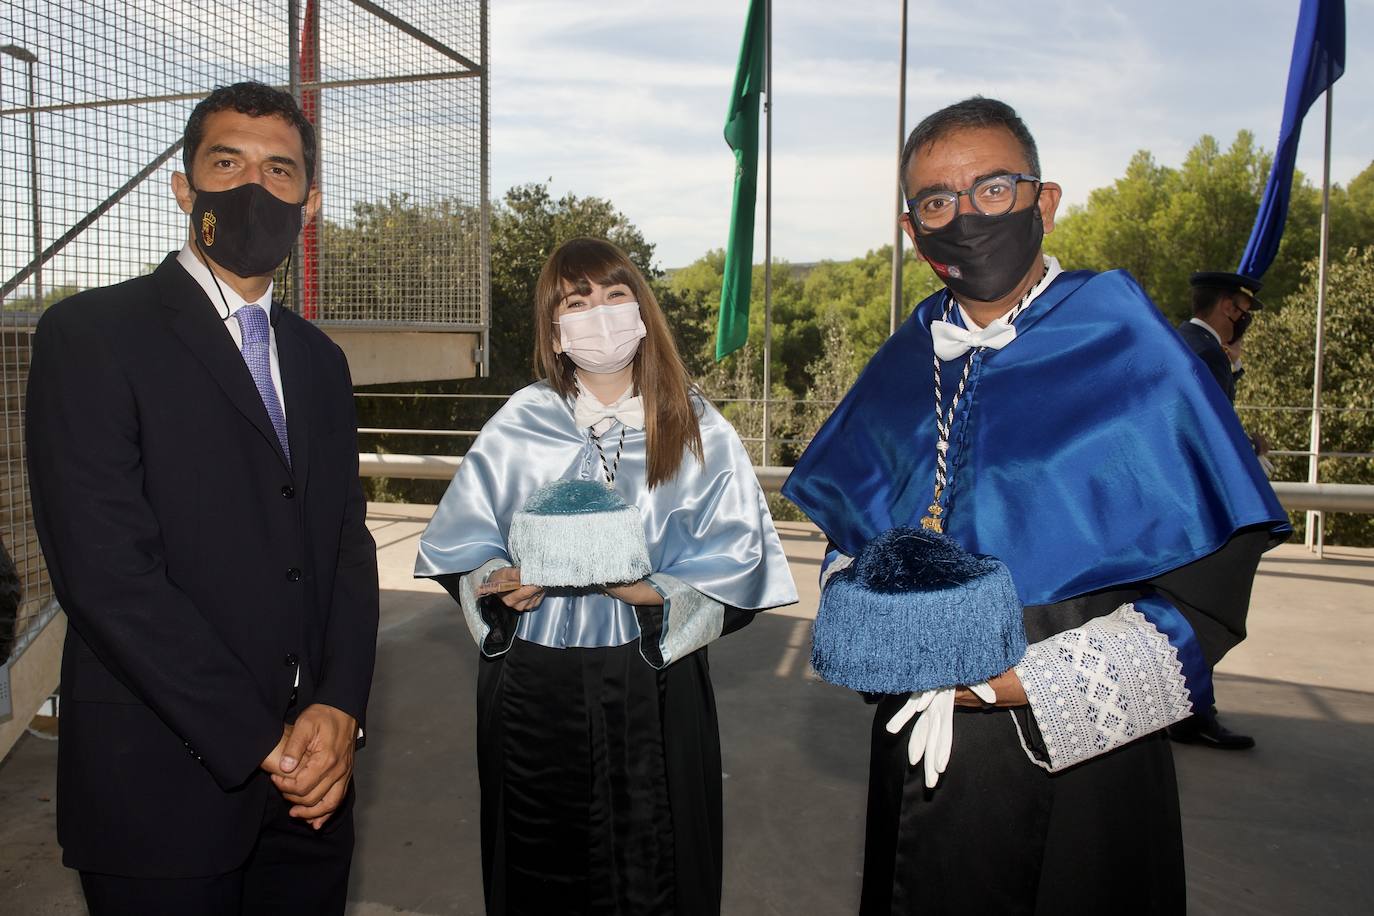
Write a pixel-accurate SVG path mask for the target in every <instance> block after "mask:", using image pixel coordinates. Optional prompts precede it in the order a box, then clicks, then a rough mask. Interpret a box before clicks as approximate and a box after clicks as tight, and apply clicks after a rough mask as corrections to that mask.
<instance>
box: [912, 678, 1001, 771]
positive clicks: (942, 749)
mask: <svg viewBox="0 0 1374 916" xmlns="http://www.w3.org/2000/svg"><path fill="white" fill-rule="evenodd" d="M969 690H972V691H973V692H974V694H975V695H977V697H978V699H980V700H982V701H983V702H984V703H988V704H992V703H996V702H997V692H996V691H994V690H993V689H992V688H991V687H989V686H988V684H987V682H986V681H984V682H982V683H980V684H971V685H969ZM917 713H920V714H921V718H920V719H918V720H917V722H916V725H915V726H913V727H912V729H911V738H910V739H909V740H908V742H907V760H909V761H910V762H911V765H912V766H915V765H916V764H918V763H920V762H921V761H922V760H923V759H924V760H925V769H926V788H927V789H933V788H935V784H936V783H937V782H939V781H940V774H941V773H943V772H944V771H945V767H947V766H948V765H949V755H950V751H951V750H952V749H953V747H954V688H953V687H937V688H934V689H932V690H922V691H919V692H917V693H913V694H911V695H910V696H908V697H907V699H906V702H905V703H904V704H902V708H901V709H899V710H897V714H896V715H895V716H893V717H892V718H891V719H888V720H887V732H888V734H890V735H895V734H897V733H898V732H899V731H901V730H902V729H903V728H905V727H906V724H907V723H908V722H910V721H911V717H912V716H914V715H916V714H917Z"/></svg>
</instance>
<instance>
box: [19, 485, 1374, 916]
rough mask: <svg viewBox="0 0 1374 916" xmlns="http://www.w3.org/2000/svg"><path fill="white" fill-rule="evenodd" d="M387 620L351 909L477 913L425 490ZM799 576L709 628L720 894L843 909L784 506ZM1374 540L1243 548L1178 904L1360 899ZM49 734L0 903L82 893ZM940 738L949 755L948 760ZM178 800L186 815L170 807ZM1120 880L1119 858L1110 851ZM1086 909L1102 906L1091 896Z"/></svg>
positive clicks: (1326, 904) (854, 715) (455, 698)
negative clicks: (1234, 635)
mask: <svg viewBox="0 0 1374 916" xmlns="http://www.w3.org/2000/svg"><path fill="white" fill-rule="evenodd" d="M369 508H370V516H369V526H370V527H371V528H372V531H373V534H374V535H375V536H376V538H377V545H378V561H379V564H380V567H381V571H382V587H383V597H382V628H381V636H380V642H379V646H378V666H377V678H376V682H375V686H374V688H373V699H372V704H371V708H370V710H369V716H368V718H369V721H368V732H369V734H368V746H367V748H366V749H365V750H364V751H363V752H362V753H361V754H360V755H359V758H358V767H357V780H358V786H359V793H360V804H359V808H358V836H359V840H358V849H357V855H356V858H355V860H354V874H353V886H352V893H351V899H352V900H353V904H352V906H351V907H350V914H351V916H380V914H432V916H439V914H450V913H461V914H468V913H472V914H477V913H481V912H482V903H481V901H482V891H481V877H480V861H479V846H478V826H477V825H478V820H477V805H478V795H477V775H476V757H475V754H474V751H473V746H472V736H473V731H474V716H475V710H474V700H473V686H474V680H475V673H474V669H475V662H476V659H475V653H474V651H473V647H472V643H471V639H470V637H469V636H468V634H467V631H466V629H465V627H464V626H463V623H462V620H461V618H460V616H459V615H458V614H457V612H456V609H455V608H454V606H453V603H452V601H451V600H450V599H449V598H448V596H447V595H446V594H444V593H443V592H442V590H440V589H439V588H438V587H437V586H435V585H433V584H432V583H429V582H423V581H421V582H417V581H415V580H413V579H412V578H411V576H410V571H411V565H412V562H413V560H414V556H415V544H416V540H417V538H418V536H419V533H420V531H422V530H423V528H424V524H425V521H426V520H427V518H428V516H429V514H430V512H432V511H433V507H430V506H400V505H392V504H373V505H372V506H370V507H369ZM780 527H781V530H782V535H783V542H784V546H785V547H786V549H787V553H788V557H789V558H790V560H791V562H792V569H793V573H794V574H795V576H796V579H797V583H798V586H799V587H800V589H801V593H802V601H801V604H800V605H799V606H797V607H795V608H791V609H788V610H785V611H782V612H775V613H769V614H765V615H761V616H760V617H759V618H758V619H757V620H755V622H754V623H753V624H751V625H750V626H749V627H748V628H746V629H745V630H743V631H741V632H739V633H737V634H734V635H732V636H730V637H729V638H727V639H725V640H722V641H721V642H720V643H718V644H716V645H714V646H712V648H711V650H710V651H711V666H712V677H713V680H714V682H715V687H716V696H717V701H718V704H719V714H720V723H721V738H722V744H723V748H724V755H725V771H726V772H725V806H726V823H725V844H726V875H725V911H726V913H728V914H732V916H754V914H788V916H796V914H818V916H832V914H845V913H853V912H854V911H855V909H856V905H857V900H858V887H859V866H860V858H861V854H862V832H863V799H864V781H865V768H866V766H867V748H868V728H869V717H870V709H869V707H866V706H864V705H863V703H862V702H861V701H860V700H859V699H858V698H857V697H856V696H854V695H853V694H851V693H849V692H847V691H845V690H841V689H839V688H835V687H831V686H829V685H826V684H822V683H820V682H818V681H816V680H815V679H814V678H813V677H812V676H810V675H809V673H808V669H807V660H808V653H809V651H810V632H809V631H810V619H811V616H812V615H814V613H815V605H816V587H815V579H816V574H817V571H818V569H819V564H820V556H821V551H822V548H823V540H822V539H821V538H820V536H819V534H818V533H817V532H816V531H815V529H814V528H812V527H811V526H809V525H801V524H791V523H783V524H782V525H781V526H780ZM1372 645H1374V550H1354V549H1345V548H1337V549H1333V550H1328V551H1327V554H1326V558H1325V559H1324V560H1318V559H1316V557H1315V556H1314V555H1312V554H1309V553H1307V552H1306V551H1305V550H1304V549H1303V548H1302V547H1301V546H1300V545H1285V546H1283V547H1280V548H1279V549H1278V550H1276V551H1274V552H1272V553H1270V554H1269V555H1268V556H1267V557H1266V559H1265V560H1264V562H1263V564H1262V565H1261V567H1260V575H1259V578H1258V579H1257V580H1256V585H1255V595H1254V601H1253V603H1252V606H1251V614H1250V638H1249V639H1248V640H1247V641H1246V642H1245V643H1244V644H1242V645H1241V646H1240V647H1239V648H1238V649H1236V650H1235V651H1234V652H1233V653H1232V654H1231V655H1230V656H1228V657H1227V659H1226V660H1225V661H1224V662H1223V663H1222V665H1221V668H1220V669H1219V671H1218V675H1217V699H1218V704H1219V706H1220V708H1221V712H1222V719H1223V721H1224V722H1225V723H1226V724H1227V725H1228V726H1229V727H1230V728H1232V729H1233V730H1236V731H1241V732H1245V733H1248V734H1251V735H1254V736H1255V738H1256V740H1257V741H1258V743H1259V744H1258V747H1257V748H1256V749H1255V750H1252V751H1242V752H1233V753H1226V752H1218V751H1212V750H1206V749H1201V748H1195V747H1179V746H1175V756H1176V758H1177V762H1178V770H1179V781H1180V787H1181V792H1182V796H1183V814H1184V833H1185V842H1186V846H1187V851H1188V879H1189V895H1190V912H1192V913H1195V914H1196V913H1203V914H1228V916H1230V914H1309V913H1323V914H1338V913H1351V914H1354V913H1359V914H1364V913H1368V912H1371V911H1374V868H1371V867H1370V863H1371V862H1374V816H1372V813H1374V806H1372V805H1371V796H1374V776H1371V775H1370V774H1371V773H1374V703H1371V700H1372V699H1374V696H1371V694H1374V677H1371V674H1370V671H1371V668H1374V651H1372V650H1371V646H1372ZM55 753H56V746H55V744H54V743H53V742H51V741H43V740H40V739H38V738H34V737H26V738H24V739H23V740H22V741H21V742H20V744H19V745H18V746H17V747H16V749H15V750H14V752H13V753H12V754H11V755H10V757H9V758H8V759H7V760H6V761H5V762H4V763H3V764H0V811H3V812H4V816H3V817H0V913H5V914H9V913H14V914H26V916H27V914H31V913H32V914H47V913H63V914H65V913H79V912H82V908H81V906H80V902H79V892H78V889H77V882H76V879H75V876H74V875H73V874H71V873H69V872H67V871H66V870H64V869H63V868H62V867H61V865H60V852H59V850H58V849H57V845H56V838H55V833H54V829H53V807H54V806H53V802H52V798H53V784H54V761H55ZM958 754H959V751H958V737H957V735H956V737H955V748H954V757H953V760H952V761H951V764H950V765H951V766H958ZM188 816H193V814H190V813H188ZM1121 874H1122V880H1123V882H1124V886H1127V887H1128V886H1129V882H1130V863H1129V862H1122V863H1121ZM1103 907H1104V908H1103V912H1110V909H1111V907H1110V904H1109V903H1108V902H1105V901H1104V903H1103Z"/></svg>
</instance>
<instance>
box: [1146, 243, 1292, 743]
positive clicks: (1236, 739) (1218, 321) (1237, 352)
mask: <svg viewBox="0 0 1374 916" xmlns="http://www.w3.org/2000/svg"><path fill="white" fill-rule="evenodd" d="M1188 282H1189V283H1190V284H1191V285H1192V287H1193V317H1192V318H1190V319H1188V320H1187V321H1185V322H1183V323H1182V324H1180V325H1179V326H1178V333H1179V334H1180V336H1182V337H1183V340H1184V342H1186V343H1187V344H1188V347H1189V349H1191V350H1192V351H1193V352H1194V353H1195V354H1197V357H1198V359H1200V360H1202V362H1203V364H1205V365H1206V366H1207V368H1208V370H1210V371H1211V373H1212V376H1213V377H1214V378H1215V379H1216V380H1217V384H1218V385H1220V386H1221V390H1222V391H1223V392H1224V393H1225V394H1226V400H1228V401H1230V402H1231V403H1232V404H1234V403H1235V401H1236V382H1237V381H1239V380H1240V377H1241V376H1242V375H1244V374H1245V370H1244V368H1242V366H1241V338H1242V337H1244V336H1245V331H1246V329H1247V328H1249V327H1250V322H1251V321H1253V320H1254V313H1255V312H1258V311H1259V310H1260V309H1262V308H1264V303H1263V302H1260V300H1259V299H1258V298H1256V293H1258V292H1259V290H1260V286H1261V283H1260V281H1259V280H1256V279H1254V278H1253V277H1247V276H1245V275H1244V274H1233V273H1226V272H1225V271H1217V270H1203V271H1198V272H1197V273H1195V274H1193V275H1192V277H1190V278H1189V281H1188ZM1250 441H1251V442H1252V443H1253V444H1254V446H1255V452H1256V453H1257V454H1258V455H1259V458H1260V462H1261V464H1262V465H1264V467H1265V470H1266V471H1268V470H1269V469H1270V467H1271V466H1270V465H1269V463H1268V460H1267V459H1266V458H1265V457H1264V454H1265V452H1267V451H1268V450H1269V449H1268V447H1267V446H1266V445H1265V443H1264V441H1263V439H1261V438H1259V437H1257V436H1254V435H1252V436H1251V437H1250ZM1169 737H1170V738H1173V739H1174V740H1175V741H1178V742H1180V743H1183V744H1199V745H1202V746H1203V747H1212V748H1216V749H1218V750H1223V751H1242V750H1246V749H1248V748H1252V747H1254V746H1255V739H1254V738H1252V737H1250V736H1249V735H1238V734H1236V733H1235V732H1233V731H1231V730H1230V729H1228V728H1226V727H1225V726H1224V725H1222V724H1221V722H1219V721H1218V720H1217V712H1216V708H1215V707H1213V708H1212V710H1211V712H1209V713H1197V714H1196V715H1193V716H1191V717H1189V718H1187V719H1184V720H1183V721H1182V722H1179V723H1178V724H1176V725H1171V726H1169Z"/></svg>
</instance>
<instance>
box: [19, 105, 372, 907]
mask: <svg viewBox="0 0 1374 916" xmlns="http://www.w3.org/2000/svg"><path fill="white" fill-rule="evenodd" d="M183 156H184V164H185V170H186V171H185V174H177V175H175V176H174V178H173V182H172V184H173V190H174V192H175V195H176V200H177V203H178V204H179V205H180V207H181V209H182V210H183V211H184V212H185V213H187V214H188V215H189V216H190V218H191V226H190V230H191V231H190V235H189V241H188V242H187V244H186V247H184V248H183V249H182V250H181V252H180V253H179V254H173V255H169V256H168V257H167V259H166V260H164V261H163V262H162V264H161V265H159V266H158V267H157V269H156V270H154V271H153V273H152V274H150V275H148V276H144V277H138V278H136V279H133V280H130V281H128V282H125V283H121V284H118V285H116V286H111V287H107V288H104V289H95V290H89V291H87V292H84V293H80V294H78V295H76V296H73V297H71V298H70V299H67V300H65V301H63V302H60V303H58V304H57V305H55V306H53V307H52V308H51V309H49V310H48V312H47V313H46V314H45V315H44V316H43V319H42V320H41V321H40V322H39V325H38V329H37V332H36V333H35V335H34V342H33V362H32V369H31V374H30V377H29V389H28V413H27V423H28V460H29V474H30V481H31V485H32V490H33V503H34V512H35V518H36V522H37V527H38V534H39V537H40V539H41V541H42V545H43V551H44V555H45V556H46V558H47V562H48V568H49V571H50V572H51V575H52V581H53V587H54V590H55V592H56V594H57V597H58V599H59V600H60V601H61V603H62V607H63V609H64V610H65V611H66V613H67V617H68V620H69V623H70V627H69V630H68V634H67V643H66V647H65V651H64V654H63V660H62V694H63V697H62V698H63V704H62V741H61V745H60V752H59V759H58V838H59V840H60V841H61V843H62V847H63V856H64V862H65V863H66V864H67V865H69V866H71V867H73V868H76V869H79V870H80V872H81V880H82V887H83V889H84V891H85V893H86V899H87V903H88V904H89V906H90V909H91V912H92V913H93V914H95V916H102V914H107V913H120V914H124V913H129V914H135V913H136V914H140V916H146V914H162V913H166V914H177V916H182V914H211V913H213V914H221V913H224V914H240V913H252V914H260V913H291V914H293V916H298V914H308V913H342V912H343V909H344V904H345V900H346V893H347V883H348V871H349V864H350V861H351V857H352V848H353V824H352V798H353V792H352V788H351V783H350V779H351V775H352V769H353V752H354V747H355V742H356V741H357V740H358V738H359V737H360V736H361V733H362V730H361V727H360V726H361V724H362V721H363V718H364V711H365V709H366V706H367V698H368V692H369V689H370V686H371V681H372V667H373V660H374V656H375V647H376V633H377V602H378V593H377V565H376V552H375V545H374V543H373V540H372V537H371V536H370V535H369V533H368V530H367V527H366V525H365V514H366V504H365V502H364V500H363V495H362V490H361V487H360V485H359V481H358V462H357V444H356V422H355V418H354V412H353V397H352V383H351V381H350V378H349V374H348V365H347V363H346V361H345V359H344V356H343V354H342V352H341V351H340V350H339V349H338V347H336V346H335V345H334V344H333V343H332V342H331V341H330V340H329V339H328V338H327V337H326V336H325V335H324V334H323V333H321V332H320V331H319V330H317V329H316V328H315V327H313V326H312V325H310V324H309V323H308V322H306V321H304V320H302V319H301V318H299V317H297V316H296V315H295V314H294V313H292V312H290V311H288V310H285V309H283V308H282V307H281V306H280V305H279V304H278V303H275V302H273V301H272V299H271V292H272V275H273V272H274V271H275V270H276V268H277V267H278V266H279V265H280V264H281V262H282V261H283V260H285V259H286V258H287V256H288V253H289V252H290V250H291V246H292V244H293V243H294V241H295V239H296V236H297V235H298V233H299V231H300V227H301V221H302V219H303V218H304V219H308V218H310V217H312V216H313V215H314V214H315V212H316V211H317V210H318V209H319V205H320V199H319V191H318V188H317V187H316V186H315V183H314V177H315V175H314V170H315V138H314V133H313V129H312V127H311V125H310V124H309V122H308V121H306V120H305V118H304V117H303V116H302V115H301V113H300V110H299V109H298V108H297V107H296V104H295V102H294V101H293V100H292V98H291V97H290V96H289V95H287V94H285V93H282V92H279V91H277V90H274V89H271V88H269V87H267V86H263V85H261V84H256V83H240V84H237V85H234V86H230V87H227V88H221V89H217V90H215V92H213V93H211V94H210V96H209V97H208V98H206V99H205V100H204V101H202V102H201V103H200V104H199V105H198V106H197V107H196V109H195V111H194V112H193V113H192V115H191V118H190V120H189V122H188V123H187V126H186V134H185V146H184V151H183Z"/></svg>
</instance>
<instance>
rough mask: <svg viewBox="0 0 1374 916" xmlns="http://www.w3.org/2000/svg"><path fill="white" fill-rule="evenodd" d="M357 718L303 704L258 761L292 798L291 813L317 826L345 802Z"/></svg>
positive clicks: (351, 767)
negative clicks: (295, 717)
mask: <svg viewBox="0 0 1374 916" xmlns="http://www.w3.org/2000/svg"><path fill="white" fill-rule="evenodd" d="M357 734H358V722H357V720H356V719H354V718H353V717H352V716H350V715H349V714H348V713H346V712H344V711H343V710H341V709H335V708H334V707H333V706H326V705H324V704H323V703H316V704H313V705H311V706H307V707H306V708H305V710H304V711H303V712H302V713H301V714H300V716H299V717H297V719H296V722H295V724H294V725H287V726H285V727H284V728H283V730H282V737H281V740H280V741H278V742H277V746H276V747H274V748H273V749H272V753H270V754H268V755H267V758H266V759H265V760H263V762H262V769H264V770H266V771H267V773H268V774H269V775H270V776H271V777H272V784H273V785H275V786H276V787H277V791H279V792H281V794H282V797H283V798H285V799H286V800H287V801H289V802H291V804H292V808H291V811H290V814H291V816H292V817H299V818H301V819H303V820H305V821H306V822H308V823H309V824H310V826H311V827H313V828H315V829H316V830H319V829H320V828H321V827H323V826H324V824H325V821H327V820H329V817H330V815H332V814H333V813H334V812H335V811H336V810H337V809H338V807H339V805H340V804H342V803H343V800H344V796H345V795H346V794H347V792H348V781H349V780H350V779H351V778H352V776H353V749H354V745H355V741H356V738H357Z"/></svg>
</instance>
